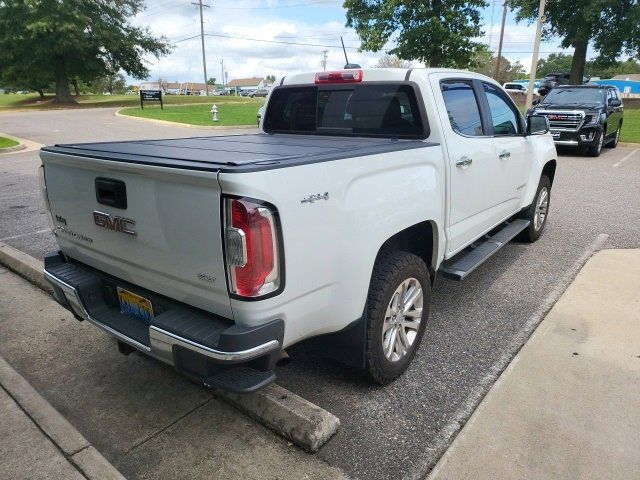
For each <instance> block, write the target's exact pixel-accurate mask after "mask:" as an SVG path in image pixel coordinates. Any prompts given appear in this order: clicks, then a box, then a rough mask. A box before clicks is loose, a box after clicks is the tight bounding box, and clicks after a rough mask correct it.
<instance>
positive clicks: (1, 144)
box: [0, 137, 20, 150]
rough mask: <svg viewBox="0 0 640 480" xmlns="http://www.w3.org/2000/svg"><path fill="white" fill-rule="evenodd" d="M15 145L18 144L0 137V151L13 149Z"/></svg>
mask: <svg viewBox="0 0 640 480" xmlns="http://www.w3.org/2000/svg"><path fill="white" fill-rule="evenodd" d="M16 145H20V143H19V142H16V141H15V140H13V139H11V138H6V137H0V150H2V149H3V148H9V147H15V146H16Z"/></svg>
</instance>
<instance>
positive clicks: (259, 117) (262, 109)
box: [257, 104, 267, 126]
mask: <svg viewBox="0 0 640 480" xmlns="http://www.w3.org/2000/svg"><path fill="white" fill-rule="evenodd" d="M266 107H267V105H266V104H265V105H262V106H261V107H260V108H259V109H258V115H257V120H258V126H260V120H262V117H263V116H264V111H265V110H266Z"/></svg>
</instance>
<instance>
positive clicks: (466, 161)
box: [456, 156, 473, 168]
mask: <svg viewBox="0 0 640 480" xmlns="http://www.w3.org/2000/svg"><path fill="white" fill-rule="evenodd" d="M471 163H473V160H472V159H471V158H469V157H467V156H464V157H460V160H458V161H457V162H456V167H458V168H465V167H468V166H469V165H471Z"/></svg>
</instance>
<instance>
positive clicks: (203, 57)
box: [191, 0, 210, 97]
mask: <svg viewBox="0 0 640 480" xmlns="http://www.w3.org/2000/svg"><path fill="white" fill-rule="evenodd" d="M191 5H195V6H197V7H200V40H201V41H202V69H203V70H204V91H205V95H206V96H207V97H208V96H209V85H208V84H207V80H208V78H207V57H206V56H205V54H204V18H203V17H202V8H203V7H205V8H210V7H209V5H203V4H202V0H198V3H195V2H191Z"/></svg>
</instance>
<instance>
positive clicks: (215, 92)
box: [213, 90, 229, 97]
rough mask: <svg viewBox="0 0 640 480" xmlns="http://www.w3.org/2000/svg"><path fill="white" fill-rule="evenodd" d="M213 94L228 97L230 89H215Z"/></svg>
mask: <svg viewBox="0 0 640 480" xmlns="http://www.w3.org/2000/svg"><path fill="white" fill-rule="evenodd" d="M213 96H214V97H227V96H229V91H228V90H214V92H213Z"/></svg>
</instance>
